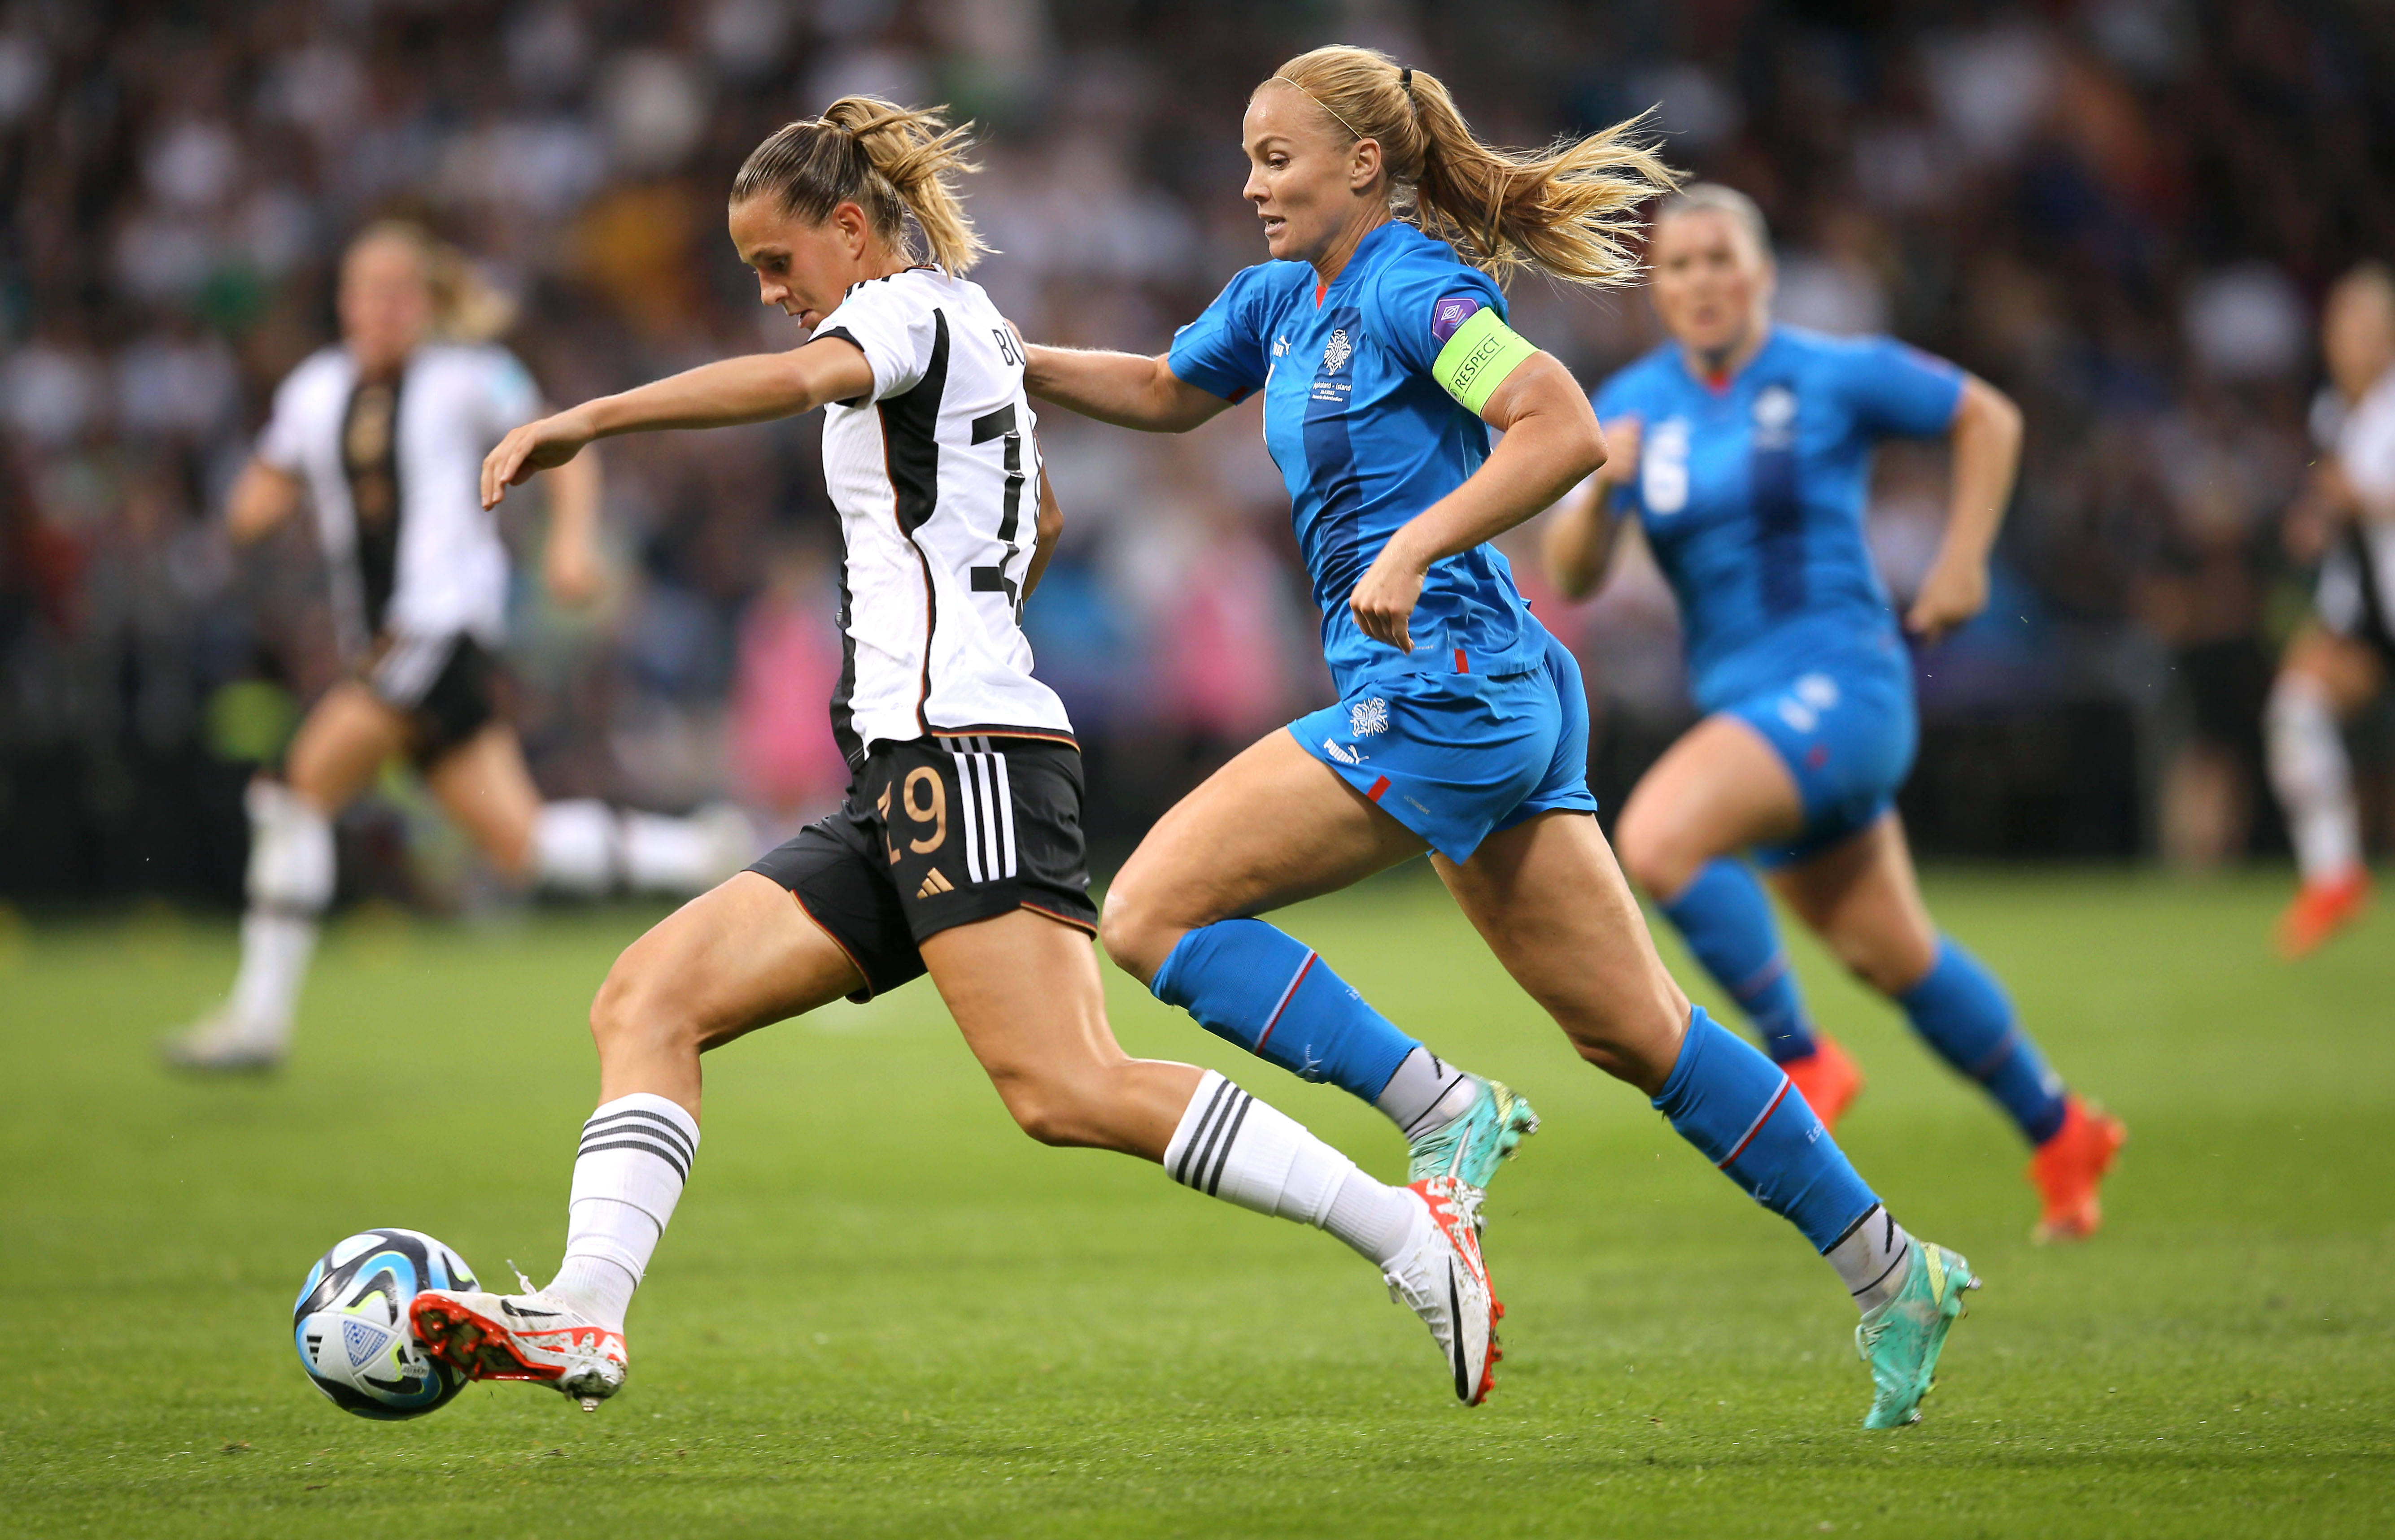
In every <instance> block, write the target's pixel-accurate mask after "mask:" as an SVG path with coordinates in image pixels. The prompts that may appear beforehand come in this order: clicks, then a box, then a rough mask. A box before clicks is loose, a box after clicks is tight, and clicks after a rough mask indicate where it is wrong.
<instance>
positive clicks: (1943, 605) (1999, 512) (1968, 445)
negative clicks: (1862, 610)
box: [1904, 375, 2021, 641]
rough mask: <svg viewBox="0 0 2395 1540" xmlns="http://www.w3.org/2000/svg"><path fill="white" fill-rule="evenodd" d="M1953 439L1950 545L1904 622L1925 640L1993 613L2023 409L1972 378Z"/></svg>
mask: <svg viewBox="0 0 2395 1540" xmlns="http://www.w3.org/2000/svg"><path fill="white" fill-rule="evenodd" d="M1947 438H1948V441H1949V442H1950V443H1952V446H1953V452H1954V491H1953V507H1952V510H1951V511H1950V512H1949V513H1948V515H1947V519H1946V538H1945V540H1944V542H1943V543H1941V544H1940V545H1939V546H1938V559H1937V560H1936V561H1935V562H1933V563H1932V564H1931V565H1930V568H1929V575H1928V576H1926V577H1925V578H1923V579H1922V581H1921V592H1920V593H1919V594H1918V595H1916V596H1914V598H1913V600H1912V609H1911V610H1909V611H1907V612H1905V617H1904V625H1905V629H1907V630H1909V631H1911V632H1912V634H1913V635H1914V636H1917V637H1919V638H1922V639H1924V640H1925V641H1935V640H1937V639H1938V638H1939V637H1942V636H1944V635H1945V634H1946V633H1947V632H1949V631H1951V630H1952V629H1953V628H1954V627H1956V626H1958V625H1962V624H1964V623H1965V621H1968V620H1969V619H1971V617H1973V616H1974V615H1977V614H1978V612H1980V611H1981V610H1984V609H1986V608H1987V605H1988V553H1989V552H1990V551H1991V550H1993V549H1994V548H1995V544H1996V532H1997V531H1998V530H2000V529H2002V528H2003V527H2004V521H2005V505H2006V504H2007V503H2009V502H2011V501H2012V495H2013V476H2014V474H2015V473H2016V472H2017V471H2018V470H2019V468H2020V448H2021V415H2020V408H2019V407H2018V406H2015V405H2014V404H2013V401H2012V398H2011V397H2009V396H2007V395H2005V393H2004V392H2003V391H2001V390H1999V389H1997V388H1995V387H1994V386H1992V385H1990V384H1989V383H1988V382H1987V381H1985V380H1983V379H1981V378H1979V377H1978V375H1966V376H1965V378H1964V381H1963V394H1962V398H1961V400H1959V401H1956V403H1955V406H1954V423H1953V426H1952V428H1948V429H1947Z"/></svg>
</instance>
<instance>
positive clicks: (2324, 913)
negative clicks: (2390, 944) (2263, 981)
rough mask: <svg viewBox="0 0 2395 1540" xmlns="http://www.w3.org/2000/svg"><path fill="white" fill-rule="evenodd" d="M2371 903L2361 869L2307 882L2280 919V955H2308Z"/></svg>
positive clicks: (2366, 875)
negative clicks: (2325, 879)
mask: <svg viewBox="0 0 2395 1540" xmlns="http://www.w3.org/2000/svg"><path fill="white" fill-rule="evenodd" d="M2369 904H2370V874H2369V873H2368V872H2367V871H2365V870H2364V869H2362V867H2360V866H2356V867H2354V868H2353V869H2352V870H2351V871H2349V872H2347V873H2345V874H2344V875H2341V876H2335V877H2331V878H2329V879H2328V880H2327V881H2325V882H2308V883H2305V884H2304V885H2303V887H2302V888H2301V889H2299V890H2298V891H2297V892H2296V898H2295V902H2292V903H2290V904H2288V905H2287V911H2286V913H2285V914H2283V915H2280V916H2279V955H2280V956H2282V957H2284V958H2286V959H2287V960H2288V961H2289V962H2293V961H2295V960H2296V958H2297V957H2302V956H2308V955H2309V954H2311V953H2313V952H2316V951H2318V950H2319V949H2320V946H2321V943H2322V942H2323V941H2327V940H2328V939H2329V938H2330V937H2331V936H2334V935H2335V934H2336V933H2337V932H2338V931H2340V930H2342V929H2344V928H2346V927H2347V926H2349V925H2351V924H2352V923H2353V922H2354V920H2355V919H2357V918H2358V917H2360V915H2361V914H2362V910H2364V909H2365V908H2367V907H2369Z"/></svg>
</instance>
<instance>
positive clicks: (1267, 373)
mask: <svg viewBox="0 0 2395 1540" xmlns="http://www.w3.org/2000/svg"><path fill="white" fill-rule="evenodd" d="M1482 310H1490V311H1493V312H1495V314H1496V316H1497V318H1498V319H1499V320H1502V318H1503V316H1504V312H1505V296H1503V294H1502V293H1501V292H1500V291H1499V290H1498V287H1497V285H1496V283H1493V282H1492V281H1491V280H1490V279H1489V276H1488V275H1487V274H1485V273H1483V272H1481V271H1480V270H1477V269H1475V268H1472V267H1468V266H1466V265H1465V264H1464V263H1462V261H1459V260H1458V259H1457V258H1456V256H1455V254H1454V253H1453V252H1452V251H1450V250H1449V249H1448V247H1447V246H1446V245H1445V244H1443V243H1441V242H1437V241H1434V240H1432V239H1431V238H1430V237H1428V236H1426V235H1424V234H1422V231H1420V230H1416V229H1414V228H1413V227H1412V226H1411V225H1408V224H1402V223H1398V222H1395V221H1392V222H1391V223H1389V224H1385V225H1383V226H1381V227H1380V228H1379V229H1377V230H1373V231H1372V232H1371V233H1370V234H1369V235H1367V236H1366V237H1365V238H1364V240H1363V242H1362V244H1359V245H1358V246H1357V247H1356V255H1355V256H1354V257H1352V258H1350V259H1349V261H1348V263H1347V266H1346V267H1345V268H1344V269H1343V270H1341V271H1340V274H1339V277H1338V278H1337V280H1336V281H1334V282H1333V283H1331V284H1330V286H1329V287H1328V288H1327V289H1325V290H1323V291H1322V292H1320V293H1319V294H1317V279H1316V276H1315V272H1314V270H1313V268H1312V267H1310V266H1308V265H1307V264H1305V263H1303V262H1265V263H1263V264H1261V265H1259V266H1257V267H1252V268H1250V269H1248V270H1246V271H1244V272H1241V273H1240V274H1239V275H1238V276H1237V277H1236V278H1234V279H1232V280H1231V282H1230V284H1229V286H1228V287H1226V288H1224V291H1223V292H1222V293H1221V294H1220V295H1219V296H1216V297H1215V299H1214V302H1213V303H1212V304H1211V305H1209V306H1207V307H1206V310H1205V313H1204V314H1202V315H1200V316H1199V317H1198V319H1197V320H1195V321H1193V322H1190V323H1189V324H1188V325H1186V326H1184V327H1183V328H1181V330H1180V331H1179V332H1177V333H1176V334H1174V336H1173V338H1172V353H1171V365H1172V372H1173V374H1174V375H1176V376H1178V377H1179V378H1181V379H1182V380H1184V381H1185V382H1187V383H1188V384H1191V385H1194V386H1197V387H1198V388H1200V389H1203V390H1209V391H1211V392H1212V393H1214V394H1215V395H1218V396H1222V397H1224V398H1225V399H1226V400H1230V401H1238V400H1240V399H1241V398H1243V397H1245V396H1247V395H1248V394H1249V393H1250V392H1251V391H1254V390H1258V389H1261V390H1263V391H1264V444H1265V447H1266V448H1267V449H1269V450H1270V451H1271V453H1272V457H1273V462H1274V464H1276V465H1277V466H1278V467H1280V472H1281V477H1282V480H1284V481H1286V482H1287V483H1288V486H1289V498H1290V520H1291V522H1292V523H1293V524H1294V525H1295V526H1296V530H1297V544H1298V548H1299V549H1300V550H1301V551H1302V552H1303V554H1304V557H1305V565H1306V570H1307V571H1308V572H1309V573H1312V574H1313V579H1314V601H1315V603H1316V604H1317V605H1319V606H1320V607H1321V610H1322V652H1323V656H1324V658H1325V659H1327V660H1328V661H1329V663H1330V671H1331V674H1332V677H1333V678H1335V679H1336V680H1337V682H1338V685H1339V689H1340V691H1341V693H1343V694H1344V693H1345V692H1346V691H1349V690H1350V689H1352V688H1353V687H1354V686H1355V685H1356V682H1357V681H1359V680H1362V679H1366V678H1375V677H1380V676H1386V675H1391V674H1405V673H1422V672H1432V671H1436V672H1440V673H1468V674H1479V675H1489V676H1498V675H1506V674H1520V673H1526V672H1528V671H1529V670H1532V669H1535V668H1538V667H1541V666H1542V658H1543V645H1544V644H1543V640H1542V637H1543V632H1542V628H1541V627H1540V626H1539V625H1538V623H1537V622H1536V621H1534V620H1532V619H1531V618H1530V613H1529V607H1528V605H1527V604H1525V603H1524V602H1523V599H1522V596H1521V594H1520V593H1519V592H1518V591H1517V590H1516V589H1515V586H1514V577H1513V572H1512V569H1511V568H1510V567H1509V566H1508V565H1507V564H1506V561H1505V558H1504V557H1503V556H1502V555H1501V554H1500V553H1499V552H1498V551H1497V550H1496V549H1495V548H1494V547H1492V546H1475V547H1474V548H1473V549H1471V550H1468V551H1464V552H1462V553H1461V554H1460V555H1456V556H1451V557H1449V558H1447V559H1445V560H1443V561H1440V562H1437V563H1436V564H1435V565H1434V566H1433V567H1432V568H1431V570H1430V575H1429V578H1428V580H1427V581H1426V582H1425V583H1424V584H1423V585H1422V602H1421V604H1420V605H1419V606H1418V607H1417V608H1416V609H1415V611H1414V613H1413V619H1412V623H1411V626H1410V631H1411V635H1412V638H1413V644H1414V651H1413V655H1412V656H1410V657H1409V656H1407V655H1405V654H1403V653H1401V652H1397V651H1396V649H1395V648H1392V647H1390V646H1388V645H1387V644H1385V643H1383V642H1378V641H1374V640H1373V639H1372V638H1370V637H1367V636H1366V635H1365V634H1364V633H1363V631H1362V629H1361V628H1360V627H1358V626H1357V625H1356V618H1355V615H1354V614H1353V612H1350V611H1349V610H1348V608H1347V599H1348V596H1349V595H1350V594H1351V593H1353V592H1354V591H1355V587H1356V581H1357V580H1358V579H1360V578H1361V577H1362V576H1363V575H1364V573H1365V570H1366V569H1367V568H1369V567H1370V566H1371V564H1372V560H1373V559H1374V558H1375V557H1377V556H1379V555H1380V553H1381V547H1382V546H1385V545H1386V544H1388V540H1389V536H1390V535H1391V534H1393V533H1396V530H1397V529H1398V527H1399V526H1401V525H1402V524H1404V523H1405V522H1406V521H1407V520H1409V519H1411V518H1413V517H1414V515H1416V514H1418V513H1420V512H1422V509H1424V508H1426V507H1430V506H1431V505H1432V504H1433V503H1436V502H1437V501H1438V500H1439V499H1440V498H1441V497H1444V496H1446V495H1447V494H1449V493H1450V492H1453V491H1454V490H1455V489H1456V488H1457V487H1459V486H1461V485H1462V483H1463V480H1464V479H1465V478H1466V477H1468V476H1470V475H1471V474H1472V473H1473V472H1474V471H1475V470H1477V469H1479V468H1480V463H1481V462H1482V461H1483V460H1485V459H1487V458H1488V457H1489V427H1488V425H1487V424H1486V423H1484V422H1482V421H1481V420H1480V419H1479V417H1477V416H1475V415H1473V414H1472V413H1471V412H1468V411H1466V410H1465V409H1464V408H1463V407H1462V405H1460V404H1458V402H1457V400H1456V398H1455V397H1454V396H1451V395H1449V392H1448V389H1447V388H1446V387H1444V386H1442V385H1441V384H1440V383H1439V381H1438V379H1437V378H1436V377H1435V376H1434V375H1433V373H1432V365H1433V363H1434V362H1436V361H1437V360H1438V359H1439V356H1440V354H1441V352H1442V350H1443V349H1446V347H1447V344H1448V343H1449V340H1450V339H1452V338H1453V337H1455V336H1456V334H1457V333H1458V332H1459V331H1460V330H1462V329H1463V328H1464V327H1465V326H1466V325H1467V323H1469V322H1471V321H1472V320H1473V318H1474V317H1475V316H1476V315H1477V314H1478V313H1479V312H1480V311H1482ZM1482 324H1483V325H1485V324H1486V323H1485V322H1483V323H1482ZM1468 335H1469V334H1467V336H1468ZM1494 367H1499V368H1502V365H1497V366H1494ZM1482 399H1485V392H1484V395H1483V397H1482Z"/></svg>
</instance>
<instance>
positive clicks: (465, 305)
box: [349, 219, 516, 343]
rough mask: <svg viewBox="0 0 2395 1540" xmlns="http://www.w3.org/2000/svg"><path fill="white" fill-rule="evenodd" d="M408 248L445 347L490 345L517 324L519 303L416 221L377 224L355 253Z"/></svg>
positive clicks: (357, 241)
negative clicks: (453, 344) (384, 247)
mask: <svg viewBox="0 0 2395 1540" xmlns="http://www.w3.org/2000/svg"><path fill="white" fill-rule="evenodd" d="M382 244H390V245H396V246H404V247H405V248H406V249H407V250H408V251H410V252H412V253H413V254H415V257H416V260H417V267H418V268H419V270H421V271H422V272H423V274H424V287H425V289H426V291H427V292H428V293H429V294H430V295H431V296H432V336H433V339H434V340H435V341H439V342H463V343H480V342H489V341H491V340H493V339H494V338H496V337H498V336H504V335H505V334H506V333H507V331H508V329H509V327H511V326H513V325H514V324H515V323H516V303H515V301H514V300H513V299H511V298H509V296H507V295H505V294H503V293H501V292H500V291H499V290H498V289H496V288H495V287H493V286H492V284H491V283H490V281H489V280H487V279H485V278H484V277H483V274H482V271H481V270H480V269H478V268H476V267H475V266H474V261H473V258H471V257H468V256H467V255H466V254H465V253H464V252H462V251H460V250H458V249H457V247H456V246H453V245H451V244H449V243H448V242H446V241H443V240H442V239H441V238H440V237H439V236H437V235H435V234H433V233H432V232H431V231H430V230H427V229H425V228H424V227H423V226H422V225H419V224H417V222H416V221H415V220H413V219H377V220H376V221H375V222H374V223H372V224H370V225H368V226H366V228H365V229H364V230H360V231H358V233H357V234H356V235H355V236H354V237H352V238H351V241H350V244H349V250H350V251H351V252H356V251H359V250H361V249H363V248H364V247H366V246H374V245H382Z"/></svg>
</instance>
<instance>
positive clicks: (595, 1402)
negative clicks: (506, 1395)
mask: <svg viewBox="0 0 2395 1540" xmlns="http://www.w3.org/2000/svg"><path fill="white" fill-rule="evenodd" d="M407 1319H408V1323H410V1324H411V1325H413V1326H414V1327H415V1328H416V1335H417V1339H418V1340H420V1341H421V1342H422V1343H423V1344H424V1350H425V1351H426V1352H429V1353H430V1354H431V1355H432V1356H433V1357H435V1358H438V1359H440V1360H442V1361H443V1362H447V1363H453V1364H455V1365H457V1367H458V1368H460V1369H463V1370H464V1371H465V1372H466V1376H467V1377H468V1378H469V1379H521V1380H529V1381H531V1382H532V1383H534V1384H536V1385H547V1386H549V1387H550V1388H552V1389H557V1390H561V1391H563V1392H564V1393H565V1394H567V1395H569V1396H572V1397H573V1398H574V1399H575V1400H576V1401H577V1402H580V1403H581V1405H582V1409H583V1410H584V1411H585V1412H595V1411H597V1410H598V1409H599V1403H600V1402H602V1401H604V1400H606V1399H607V1398H608V1397H609V1396H612V1395H614V1394H615V1392H616V1391H618V1390H620V1389H623V1388H624V1375H625V1374H626V1373H627V1372H628V1363H627V1355H626V1353H625V1349H624V1334H623V1333H621V1332H611V1331H609V1330H608V1329H607V1328H606V1327H604V1326H602V1325H600V1324H599V1323H597V1322H595V1321H593V1320H591V1319H590V1318H589V1317H588V1316H586V1315H584V1314H583V1313H582V1312H581V1311H579V1310H576V1309H575V1308H574V1307H573V1306H571V1305H569V1304H567V1303H565V1302H564V1301H563V1300H562V1299H558V1298H555V1297H553V1296H549V1295H546V1294H537V1293H534V1294H482V1293H470V1292H467V1291H463V1290H459V1291H455V1292H453V1291H450V1290H446V1289H426V1290H425V1291H424V1292H423V1293H421V1294H418V1295H417V1296H416V1298H415V1299H414V1300H413V1301H411V1302H410V1303H409V1305H408V1307H407Z"/></svg>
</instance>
